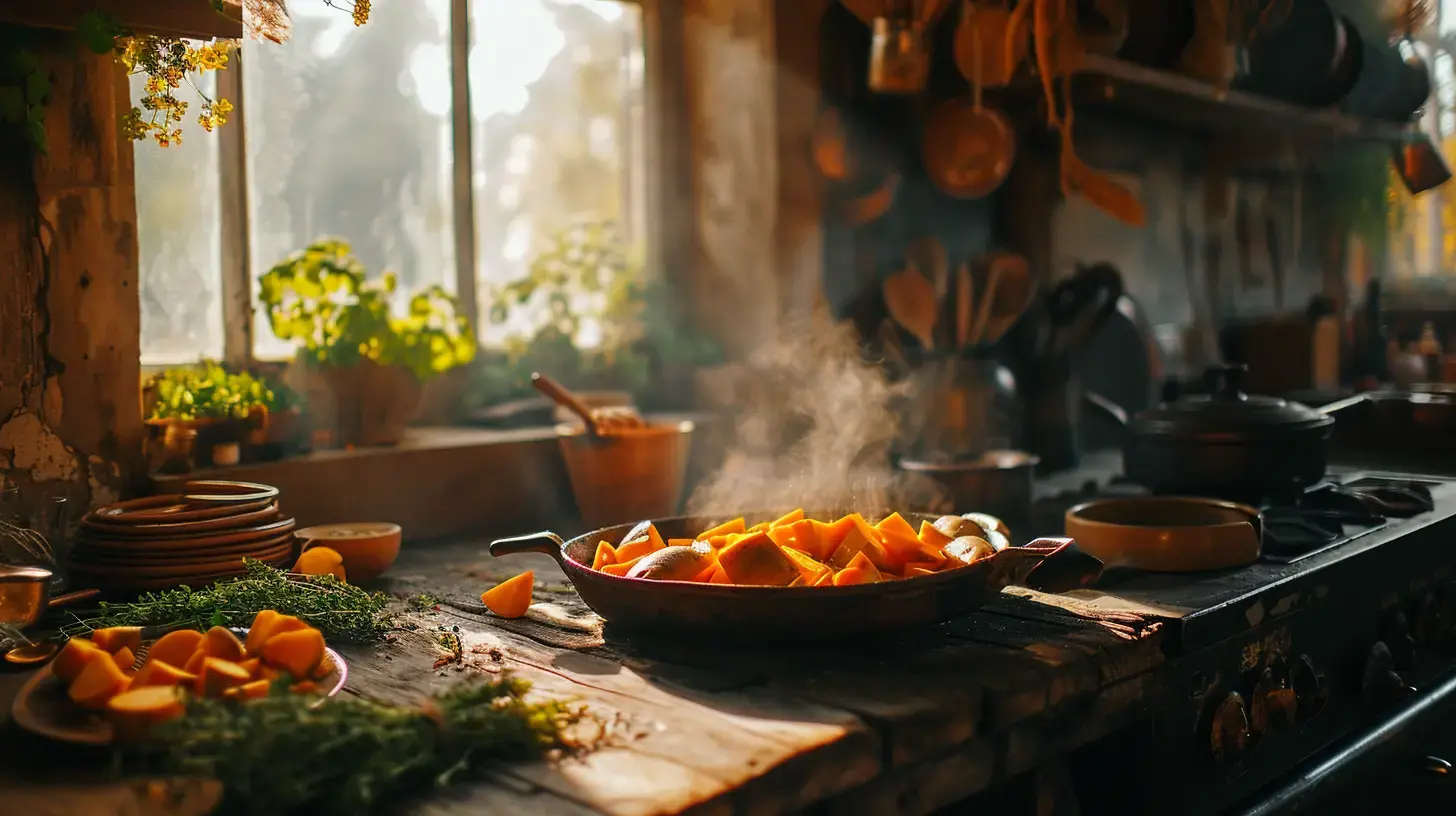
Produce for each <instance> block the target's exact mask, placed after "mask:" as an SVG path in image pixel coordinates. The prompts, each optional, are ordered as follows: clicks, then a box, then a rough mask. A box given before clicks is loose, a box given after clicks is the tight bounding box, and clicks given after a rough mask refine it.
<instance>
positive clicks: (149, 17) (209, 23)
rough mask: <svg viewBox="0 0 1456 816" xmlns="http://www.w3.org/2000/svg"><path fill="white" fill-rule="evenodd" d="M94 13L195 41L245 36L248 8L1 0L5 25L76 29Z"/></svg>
mask: <svg viewBox="0 0 1456 816" xmlns="http://www.w3.org/2000/svg"><path fill="white" fill-rule="evenodd" d="M93 11H99V12H103V13H105V14H108V15H110V16H111V17H112V18H113V19H115V20H116V21H117V22H118V23H119V24H121V25H122V26H125V27H126V28H130V29H133V30H135V31H137V32H139V33H143V34H159V35H163V36H168V37H186V38H190V39H211V38H213V37H226V38H230V39H237V38H240V37H242V36H243V12H242V6H241V5H240V4H238V3H237V2H236V0H223V11H221V12H219V11H218V10H217V9H215V8H213V4H212V2H211V0H6V1H5V2H0V23H6V24H10V25H22V26H30V27H32V28H54V29H61V30H63V31H74V30H75V29H76V26H77V23H78V21H80V19H81V18H82V17H83V16H84V15H86V14H87V13H89V12H93Z"/></svg>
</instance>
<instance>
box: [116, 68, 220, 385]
mask: <svg viewBox="0 0 1456 816" xmlns="http://www.w3.org/2000/svg"><path fill="white" fill-rule="evenodd" d="M213 79H214V77H213V75H212V74H211V73H208V74H204V75H202V76H194V77H192V80H193V81H194V82H196V83H197V88H199V89H200V90H202V91H203V92H204V93H207V94H209V95H211V94H212V93H213V87H214V85H213ZM145 82H146V77H145V76H141V75H138V76H133V77H132V78H131V96H132V99H133V100H136V99H140V98H141V94H142V86H143V84H144V83H145ZM176 95H177V98H178V99H181V100H183V101H185V102H186V103H187V109H188V111H189V112H196V111H197V110H199V109H200V108H201V107H202V97H201V95H200V94H199V93H198V92H197V90H194V89H193V88H192V87H191V86H189V85H187V84H185V83H184V84H183V86H182V87H181V88H180V89H179V90H178V91H177V92H176ZM196 118H197V117H196V116H193V115H189V116H188V117H186V119H185V120H184V122H183V124H182V132H183V138H182V143H181V144H174V145H172V146H171V147H166V148H163V147H159V146H157V143H156V142H152V141H146V142H137V143H136V146H135V155H136V181H137V184H136V203H137V248H138V253H139V255H140V256H141V257H140V260H141V283H140V286H139V292H138V294H139V295H140V297H141V302H142V336H141V344H142V363H144V364H147V365H167V364H173V363H182V362H191V361H193V360H197V359H199V358H201V357H221V356H222V336H223V333H222V255H221V253H222V244H221V241H222V238H221V235H220V227H219V223H220V221H221V213H220V210H219V207H218V189H217V185H218V182H217V172H218V164H217V162H218V158H217V156H218V154H217V134H216V133H207V132H205V131H203V130H202V128H200V127H198V126H197V122H196ZM224 127H226V125H224Z"/></svg>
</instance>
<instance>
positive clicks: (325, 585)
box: [61, 560, 393, 643]
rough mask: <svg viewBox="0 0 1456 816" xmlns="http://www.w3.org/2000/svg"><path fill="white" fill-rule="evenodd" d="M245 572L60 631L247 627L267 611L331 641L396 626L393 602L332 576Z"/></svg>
mask: <svg viewBox="0 0 1456 816" xmlns="http://www.w3.org/2000/svg"><path fill="white" fill-rule="evenodd" d="M243 563H244V565H245V566H246V567H247V570H248V572H247V574H246V575H244V576H242V577H240V578H234V579H231V580H227V581H219V582H218V583H215V584H210V585H208V586H205V587H202V588H201V589H192V588H190V587H186V586H183V587H179V588H177V589H169V590H166V591H165V592H149V593H146V594H144V595H142V596H141V597H139V598H137V599H136V600H135V601H132V602H130V603H116V604H113V603H102V604H101V608H100V612H99V614H97V615H96V616H94V617H89V618H77V619H76V621H75V622H74V623H71V624H69V625H67V626H63V627H61V634H63V635H65V636H66V637H77V636H85V635H87V634H89V633H90V632H91V631H92V630H95V629H103V628H105V627H108V626H161V627H166V628H190V629H207V628H208V627H211V626H248V625H249V624H250V623H252V621H253V616H254V615H257V614H258V613H259V612H261V611H263V610H264V609H272V610H275V611H277V612H282V613H283V614H285V615H297V616H298V617H300V618H303V619H304V620H305V621H308V623H309V624H311V625H312V626H314V627H315V628H317V629H318V630H319V631H321V632H323V634H324V637H325V638H327V639H328V640H329V641H331V642H341V643H374V642H378V641H379V640H381V639H383V637H384V635H385V633H387V632H388V631H389V630H390V629H391V628H392V626H393V616H392V615H391V614H390V613H389V612H388V606H389V603H390V599H389V596H388V595H385V594H384V593H382V592H370V591H368V590H364V589H360V588H359V587H356V586H350V585H349V584H346V583H343V582H341V581H339V580H338V579H337V578H334V577H333V576H332V575H323V576H301V575H291V574H289V573H287V572H284V571H283V570H280V569H277V568H275V567H270V566H268V565H267V564H264V563H262V562H260V561H252V560H245V561H244V562H243Z"/></svg>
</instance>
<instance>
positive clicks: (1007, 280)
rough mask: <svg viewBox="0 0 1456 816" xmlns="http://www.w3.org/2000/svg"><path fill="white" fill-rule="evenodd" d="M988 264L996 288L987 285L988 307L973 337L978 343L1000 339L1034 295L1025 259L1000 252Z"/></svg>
mask: <svg viewBox="0 0 1456 816" xmlns="http://www.w3.org/2000/svg"><path fill="white" fill-rule="evenodd" d="M991 265H992V271H993V274H994V275H995V278H994V280H995V284H996V288H995V292H994V293H992V292H991V291H989V289H990V287H989V286H988V287H987V289H988V291H987V294H986V297H987V299H988V300H990V301H991V307H990V309H989V313H988V318H987V320H986V321H985V325H983V326H982V327H981V330H980V331H979V332H978V336H977V341H978V342H979V343H981V344H982V345H991V344H994V343H998V342H1000V340H1001V338H1002V337H1004V336H1005V335H1006V332H1008V331H1010V330H1011V327H1012V326H1014V325H1016V321H1018V320H1020V319H1021V316H1022V315H1023V314H1025V313H1026V310H1027V308H1028V307H1029V306H1031V301H1032V300H1033V299H1034V298H1035V297H1036V288H1035V287H1034V286H1033V285H1032V281H1031V264H1030V263H1029V262H1028V261H1027V260H1026V258H1023V257H1022V256H1020V255H1016V254H1013V253H1001V254H998V255H997V256H996V257H995V258H993V259H992V261H991Z"/></svg>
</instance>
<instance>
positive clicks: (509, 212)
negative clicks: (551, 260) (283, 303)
mask: <svg viewBox="0 0 1456 816" xmlns="http://www.w3.org/2000/svg"><path fill="white" fill-rule="evenodd" d="M289 10H290V12H291V14H292V17H293V26H292V28H293V30H292V36H291V38H290V40H289V42H287V43H285V44H283V45H277V44H274V43H266V42H253V41H249V42H246V43H244V46H243V50H242V53H241V55H240V58H239V59H238V60H237V62H235V63H234V66H233V67H232V68H230V69H229V70H230V71H236V72H238V73H237V74H234V75H233V76H234V77H236V79H233V80H232V81H235V82H240V83H241V86H242V88H241V96H242V104H241V105H239V106H238V108H237V109H236V110H235V112H234V114H233V117H232V121H231V122H230V123H229V124H227V125H225V126H224V128H225V129H226V128H237V130H238V133H240V134H241V136H242V138H241V140H237V139H234V140H231V141H229V140H226V139H223V138H220V137H221V134H220V133H215V134H206V133H203V132H201V131H200V130H199V129H196V128H195V127H193V128H190V129H188V130H187V132H186V136H187V138H186V139H185V140H184V143H183V145H182V146H180V147H172V148H168V149H159V148H157V147H156V146H155V145H150V144H145V143H139V144H138V145H137V147H136V163H137V176H138V221H139V228H140V232H141V235H140V245H141V250H140V251H141V266H142V283H141V297H142V302H143V306H142V311H143V318H142V320H143V330H142V362H143V363H144V364H147V365H168V364H175V363H179V362H186V361H188V360H192V359H197V358H199V357H204V356H206V357H226V358H229V359H232V360H234V361H237V362H241V361H244V360H246V359H249V358H252V359H280V358H286V357H289V356H291V355H292V351H293V350H292V348H291V347H290V346H289V345H288V344H285V343H283V342H281V341H279V340H278V339H276V338H275V337H274V336H273V333H272V330H271V329H270V328H269V326H268V323H267V319H266V316H264V315H262V314H256V315H253V316H252V317H251V318H250V317H249V315H248V313H247V311H246V310H245V309H241V308H238V307H236V306H234V305H230V304H228V303H226V302H225V300H224V297H223V292H224V290H225V289H228V288H229V287H231V288H233V289H240V290H243V291H247V292H250V293H254V294H255V293H256V280H257V276H258V275H261V274H262V273H263V272H265V271H267V269H268V268H269V267H270V266H272V264H273V263H274V262H276V261H277V260H279V259H280V258H282V257H283V256H285V255H287V254H288V253H290V252H292V251H294V250H296V249H298V248H300V247H302V246H303V245H305V244H306V243H307V242H309V241H310V240H312V239H314V238H316V237H319V236H322V235H335V236H339V237H342V238H346V239H348V240H349V241H350V242H351V243H352V244H353V246H354V250H355V252H356V254H357V255H358V256H359V258H360V260H362V261H363V262H364V264H365V265H366V266H367V267H368V268H369V270H370V271H371V273H373V274H378V273H380V272H383V271H384V270H386V269H388V270H392V271H394V272H396V273H397V274H398V276H399V279H400V283H401V287H400V288H401V290H402V291H401V296H402V297H403V296H405V293H406V292H407V291H410V290H413V289H415V288H417V287H419V286H424V285H428V284H437V283H438V284H442V285H443V286H445V288H447V289H448V290H451V291H455V292H463V293H466V294H471V293H477V292H479V293H484V292H485V291H486V290H487V289H488V288H489V287H490V286H492V285H497V284H500V283H505V282H508V281H510V280H513V279H516V278H519V277H520V276H522V275H524V274H525V273H526V270H527V268H528V266H529V262H530V259H531V257H532V256H533V255H534V254H535V253H536V252H538V251H539V250H540V248H541V247H542V246H544V245H545V243H546V242H547V241H548V240H549V239H550V238H551V236H552V234H553V233H554V232H555V231H556V230H559V229H561V228H563V227H566V226H569V225H570V224H572V223H574V222H575V221H578V220H582V219H592V220H613V221H616V222H617V223H618V224H620V225H621V227H622V233H623V235H624V236H625V237H626V238H627V239H628V240H629V241H630V242H632V243H633V244H634V245H635V246H637V247H638V248H640V247H641V245H642V244H643V242H644V240H645V224H644V222H645V210H646V207H645V201H644V199H645V195H644V177H645V172H644V169H643V165H644V162H645V150H644V143H645V137H644V129H645V116H644V94H643V88H644V71H645V66H644V60H643V47H642V30H643V19H642V18H643V10H642V7H641V6H639V5H637V4H635V3H632V2H623V1H619V0H463V2H462V0H410V2H396V3H376V4H375V5H374V7H373V12H372V15H371V19H370V21H369V23H368V24H367V25H364V26H360V27H356V26H354V25H353V22H352V20H351V19H350V17H349V15H348V14H345V13H340V12H339V11H338V10H337V9H335V8H330V7H329V5H328V4H326V3H324V2H322V0H302V1H301V2H295V3H290V4H289ZM457 15H459V16H464V15H468V19H469V25H470V30H471V38H472V40H473V43H472V44H471V47H470V49H469V53H468V58H467V61H466V63H465V64H466V65H467V66H468V68H467V70H465V71H463V72H458V73H460V74H462V75H464V76H465V77H468V79H467V89H466V93H467V94H468V97H469V99H470V106H471V115H470V121H469V123H468V126H469V132H470V135H471V150H470V151H469V155H466V156H461V155H459V153H458V151H459V150H461V149H463V147H464V145H463V144H461V145H457V144H456V142H455V140H454V139H453V138H452V133H453V132H455V125H456V122H455V117H456V116H457V112H456V111H455V110H454V106H453V104H452V100H453V99H454V98H456V89H455V87H454V86H453V84H452V83H453V77H455V76H456V75H457V72H456V71H455V70H454V67H455V65H456V62H455V60H454V59H453V58H452V57H453V55H452V48H453V47H458V44H457V45H455V46H452V38H451V31H452V21H453V20H455V19H458V17H457ZM208 80H209V81H212V75H208ZM195 104H196V103H194V105H195ZM458 115H463V114H458ZM234 152H236V153H241V155H240V156H239V155H235V153H234ZM457 162H458V163H466V162H468V163H469V166H471V167H472V172H471V174H470V176H469V180H470V185H469V189H468V191H467V190H464V189H457V187H456V185H457V181H456V174H455V170H456V165H457ZM238 165H241V166H243V167H245V172H244V173H243V178H245V182H244V183H242V184H240V185H236V188H229V189H224V188H223V186H222V184H221V183H220V181H219V179H220V178H223V177H224V176H225V174H223V173H222V172H221V168H222V167H224V166H238ZM461 182H463V179H462V180H461ZM224 196H237V197H239V198H241V199H242V201H243V203H242V204H240V205H239V206H236V207H224V206H222V203H221V199H222V197H224ZM462 197H463V198H464V201H463V204H462ZM232 200H236V199H232ZM225 210H226V211H238V212H244V211H245V212H246V213H247V219H246V226H247V235H245V236H244V235H240V234H238V232H237V231H236V229H237V226H238V225H231V224H224V223H222V212H224V211H225ZM471 211H473V220H474V235H473V238H474V243H473V247H474V250H473V251H474V257H471V258H465V257H458V255H461V254H468V252H462V250H461V249H460V247H461V246H465V247H469V246H471V242H468V241H467V242H459V241H457V240H456V237H457V236H456V229H457V224H458V223H460V222H461V220H462V219H464V218H467V217H469V215H468V213H470V212H471ZM229 230H234V232H233V233H232V237H233V238H234V239H235V240H233V241H231V242H230V241H228V240H227V239H228V237H229V235H228V232H229ZM228 245H236V246H246V253H245V255H246V260H244V258H243V257H241V256H240V257H229V256H228V255H227V253H225V252H224V251H223V249H222V247H224V246H228ZM482 301H483V298H482ZM461 307H462V309H463V310H465V311H466V312H467V313H468V314H471V315H472V317H474V316H475V315H477V314H479V315H480V316H482V317H483V316H484V315H486V314H488V311H487V307H488V304H486V303H484V302H475V303H468V304H467V303H462V304H461ZM249 319H251V320H252V321H253V331H252V333H251V336H252V343H251V346H252V347H251V348H245V349H239V348H234V347H231V346H229V343H235V344H238V345H247V344H246V343H244V342H241V341H240V340H239V339H238V338H246V337H248V336H249V334H248V332H246V331H240V330H235V329H237V328H238V327H246V324H247V321H248V320H249ZM477 324H478V325H480V326H481V339H482V340H483V341H484V342H491V341H492V339H493V335H492V329H491V327H490V326H489V325H487V324H488V321H485V320H479V319H478V320H477ZM497 335H498V333H497Z"/></svg>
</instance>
